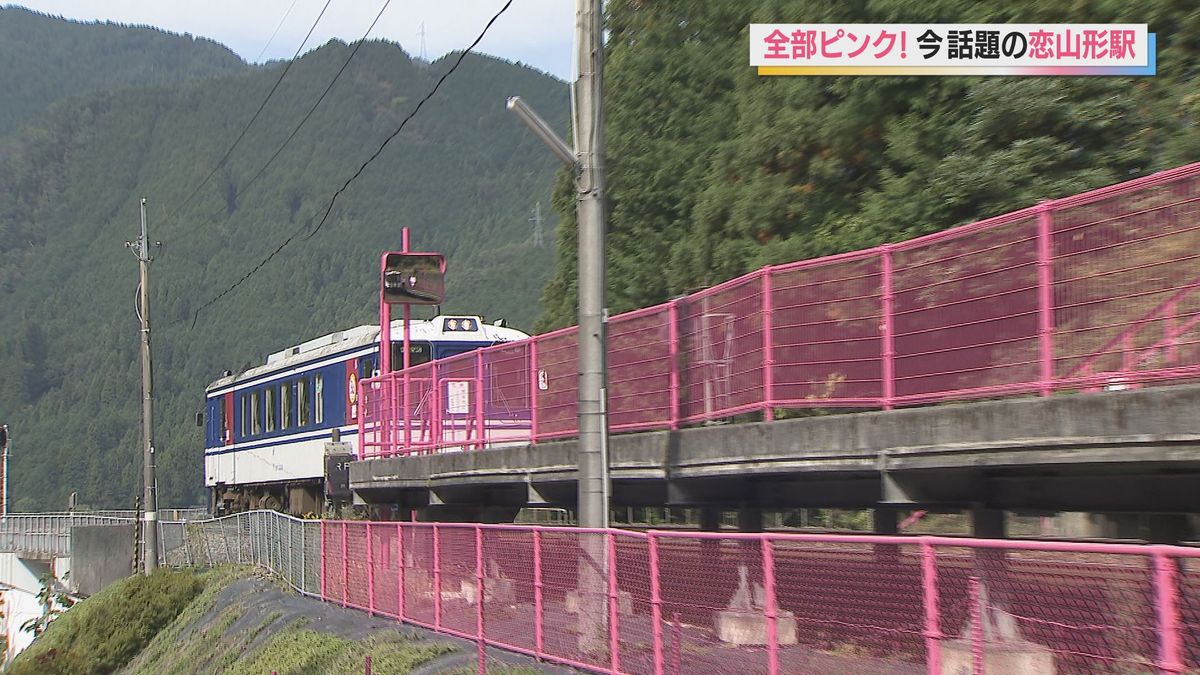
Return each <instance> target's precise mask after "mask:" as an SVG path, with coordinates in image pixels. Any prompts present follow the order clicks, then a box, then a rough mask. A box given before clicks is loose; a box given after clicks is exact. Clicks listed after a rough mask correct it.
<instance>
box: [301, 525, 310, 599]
mask: <svg viewBox="0 0 1200 675" xmlns="http://www.w3.org/2000/svg"><path fill="white" fill-rule="evenodd" d="M307 567H308V523H306V522H304V521H303V520H302V521H300V590H302V591H304V592H305V593H307V592H308V579H307V575H306V574H305V572H306V571H307V570H306V569H305V568H307Z"/></svg>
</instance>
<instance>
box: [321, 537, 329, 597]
mask: <svg viewBox="0 0 1200 675" xmlns="http://www.w3.org/2000/svg"><path fill="white" fill-rule="evenodd" d="M320 535H321V552H320V556H321V559H320V565H321V570H320V575H321V599H322V600H328V599H329V594H328V593H326V592H325V521H324V520H322V521H321V532H320Z"/></svg>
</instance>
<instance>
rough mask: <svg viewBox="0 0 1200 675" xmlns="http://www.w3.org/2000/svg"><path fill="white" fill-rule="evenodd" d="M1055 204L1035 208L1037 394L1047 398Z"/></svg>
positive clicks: (1050, 368) (1050, 375) (1050, 383)
mask: <svg viewBox="0 0 1200 675" xmlns="http://www.w3.org/2000/svg"><path fill="white" fill-rule="evenodd" d="M1053 208H1054V202H1042V203H1040V204H1038V206H1037V215H1038V219H1037V245H1038V351H1039V352H1040V354H1041V374H1040V377H1039V380H1040V382H1039V383H1038V392H1039V393H1040V394H1041V395H1042V396H1049V395H1050V394H1052V393H1053V392H1054V269H1053V267H1052V266H1051V264H1052V260H1053V255H1054V250H1053V242H1052V241H1051V228H1052V225H1053V217H1052V211H1053Z"/></svg>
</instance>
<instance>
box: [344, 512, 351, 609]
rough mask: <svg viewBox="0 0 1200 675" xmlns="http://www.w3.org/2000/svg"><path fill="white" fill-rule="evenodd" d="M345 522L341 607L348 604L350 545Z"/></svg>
mask: <svg viewBox="0 0 1200 675" xmlns="http://www.w3.org/2000/svg"><path fill="white" fill-rule="evenodd" d="M348 537H349V534H348V533H347V527H346V521H342V607H345V606H347V605H349V604H350V544H349V542H348V541H347V538H348Z"/></svg>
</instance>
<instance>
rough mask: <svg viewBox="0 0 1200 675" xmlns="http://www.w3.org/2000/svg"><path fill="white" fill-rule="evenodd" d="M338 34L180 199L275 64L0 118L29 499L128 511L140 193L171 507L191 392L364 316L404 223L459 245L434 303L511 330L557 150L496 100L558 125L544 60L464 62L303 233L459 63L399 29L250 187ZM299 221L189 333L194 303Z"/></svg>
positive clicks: (16, 427) (186, 458)
mask: <svg viewBox="0 0 1200 675" xmlns="http://www.w3.org/2000/svg"><path fill="white" fill-rule="evenodd" d="M0 16H7V14H6V15H0ZM2 22H3V19H0V23H2ZM59 23H60V25H61V27H62V28H63V31H64V32H63V34H62V37H61V39H58V38H55V37H53V36H52V35H51V36H43V37H42V38H41V39H39V41H38V42H37V43H36V45H35V44H33V43H26V44H25V45H24V49H25V50H27V51H29V52H31V53H34V54H43V55H44V56H42V57H39V58H45V59H50V60H53V59H55V58H58V57H57V56H54V54H56V53H57V52H56V50H59V49H68V47H69V45H70V43H71V42H72V37H71V36H72V35H73V31H75V30H77V29H78V28H79V27H78V26H77V25H75V24H69V23H66V22H59ZM87 28H88V29H89V30H92V31H97V32H105V31H122V30H126V29H123V28H119V27H116V26H111V25H91V26H88V27H87ZM160 38H161V39H165V40H167V41H168V42H170V41H171V40H175V41H178V42H179V43H184V44H186V45H191V47H192V48H196V49H208V48H209V46H208V45H205V44H201V43H197V42H194V41H192V40H191V39H189V38H183V37H174V38H172V37H170V36H161V35H160ZM14 39H16V38H14ZM156 39H158V38H156ZM99 42H100V43H102V44H103V43H104V41H103V40H99ZM181 48H182V47H179V46H178V45H174V46H172V47H170V48H169V49H166V50H165V52H166V55H165V56H163V55H160V54H159V53H158V52H156V51H153V46H152V45H151V46H147V47H146V49H147V50H149V51H146V52H145V53H144V54H143V55H142V58H143V59H144V60H146V61H147V62H154V63H160V64H161V63H163V62H164V59H165V60H166V61H167V62H169V58H170V54H171V53H174V51H175V50H178V49H181ZM350 49H351V46H349V45H345V44H343V43H340V42H337V41H334V42H330V43H329V44H327V45H325V46H323V47H322V48H320V49H317V50H315V51H313V52H311V53H309V54H308V55H306V56H305V57H303V58H302V59H301V60H300V61H299V62H298V63H297V64H296V65H294V66H293V67H292V69H291V71H290V72H289V73H288V75H287V77H286V79H284V81H283V84H282V86H280V88H279V90H278V92H277V93H276V96H275V98H274V99H273V100H272V101H271V104H270V105H269V106H268V107H267V108H266V110H265V111H264V113H263V115H262V116H261V117H260V118H259V120H258V121H257V122H256V123H255V125H254V126H253V127H252V128H251V129H250V131H249V133H248V134H247V135H246V138H245V140H244V141H243V143H242V145H241V146H240V147H239V148H238V150H237V152H235V153H234V154H233V156H232V158H231V159H230V160H229V161H228V162H227V163H225V165H224V166H222V168H221V169H220V170H219V171H217V172H216V174H215V175H214V176H213V178H212V179H211V180H210V181H208V183H207V184H206V185H205V186H204V188H203V189H201V190H200V191H199V192H198V193H197V194H196V196H195V198H194V199H192V200H191V201H185V199H186V197H187V196H188V195H189V194H190V193H191V192H192V190H193V188H194V187H195V186H196V185H198V184H199V183H200V182H201V179H202V178H203V177H204V176H205V175H206V174H207V173H208V172H209V171H210V170H211V168H212V167H213V166H215V165H216V163H217V160H218V159H219V158H220V157H221V155H222V154H223V153H224V152H225V150H226V148H227V147H228V145H229V143H230V142H231V141H232V140H233V138H234V137H235V136H236V135H237V133H238V132H239V131H240V130H241V128H242V126H243V125H244V124H245V122H246V121H247V120H248V119H249V118H250V116H251V115H252V113H253V112H254V110H255V109H256V108H257V107H258V105H259V103H260V102H261V101H262V98H263V96H264V95H265V94H266V92H267V91H268V90H269V89H270V88H271V86H272V85H273V84H274V83H275V81H276V80H277V78H278V77H279V73H280V69H281V68H282V67H283V66H282V64H275V65H274V66H271V67H266V68H257V67H255V68H251V67H249V66H244V65H243V66H242V67H241V68H240V69H239V71H238V72H237V73H236V74H231V75H225V76H219V77H205V78H193V79H188V80H185V81H183V82H181V83H178V84H169V85H161V86H155V87H141V88H136V89H107V90H105V91H100V92H95V93H92V94H86V95H82V96H72V97H68V98H66V99H63V100H60V101H58V102H57V103H54V104H53V105H51V107H50V108H49V109H48V110H47V111H46V112H44V113H43V114H41V115H40V116H39V117H38V118H37V119H36V121H34V122H31V123H30V124H29V125H27V126H26V127H24V128H22V129H21V130H20V131H19V132H14V133H12V134H9V135H7V136H4V135H0V317H3V323H2V324H0V327H2V329H0V421H4V422H7V423H8V424H10V425H11V426H12V427H13V457H12V460H11V473H12V480H11V485H12V493H13V504H14V506H15V507H16V508H17V509H18V510H26V509H34V508H43V509H44V508H51V507H58V508H61V507H62V505H63V504H65V500H66V496H67V494H69V493H70V492H72V491H78V493H79V498H80V504H81V506H82V505H88V506H97V507H99V506H109V507H128V506H130V505H131V504H132V502H133V497H134V495H135V494H136V493H137V491H138V490H137V487H136V486H138V485H140V480H141V479H140V463H141V460H140V456H141V455H140V449H139V447H140V440H139V438H140V433H139V419H140V407H139V404H138V401H139V397H140V393H139V382H140V380H139V362H138V359H137V345H138V332H137V319H136V317H135V314H134V311H133V309H134V292H135V286H136V283H137V266H136V263H135V261H134V259H133V257H132V256H131V255H129V253H128V251H126V250H125V248H124V245H123V243H124V242H125V241H126V240H128V239H132V238H134V237H135V236H136V234H137V228H138V198H139V197H141V196H143V195H144V196H146V197H148V199H149V202H150V210H149V221H150V236H151V238H152V239H153V240H160V241H162V242H163V247H162V248H161V249H159V250H156V251H155V255H156V261H155V262H154V264H153V266H152V271H151V276H152V281H151V290H150V292H151V300H152V320H153V326H154V332H153V335H154V350H155V352H154V357H155V381H156V389H157V397H158V406H159V407H158V413H157V418H158V420H157V421H158V425H157V427H158V428H157V440H158V443H157V446H158V447H157V450H158V466H159V486H160V490H161V494H162V502H163V503H165V504H180V503H196V502H198V501H200V500H201V498H202V497H201V494H202V493H201V488H202V475H201V467H202V460H201V457H202V454H201V446H202V436H201V434H200V433H199V430H198V429H197V428H196V427H195V426H194V425H193V422H192V418H193V413H194V412H195V411H197V410H199V409H200V407H201V403H202V400H203V399H202V397H203V389H204V386H205V385H206V384H207V383H208V382H210V381H211V380H213V379H215V378H216V377H217V376H219V375H220V373H221V371H222V370H225V369H231V370H235V371H236V370H240V369H242V368H244V367H246V366H248V365H251V364H258V363H261V362H262V360H263V358H264V357H265V355H266V354H267V353H270V352H273V351H277V350H280V349H283V348H286V347H287V346H289V345H293V344H299V343H300V342H303V341H305V340H308V339H310V338H312V337H315V336H318V335H322V334H325V333H329V332H332V331H335V330H340V329H342V328H347V327H350V326H354V325H358V324H362V323H370V322H373V321H375V320H376V319H375V317H376V306H375V304H374V297H375V293H376V291H375V289H376V285H377V270H378V261H379V254H380V252H381V251H384V250H388V249H395V248H398V247H399V242H400V228H401V227H402V226H409V227H411V228H413V245H414V247H416V248H418V249H421V250H436V251H441V252H444V253H446V254H447V255H448V256H449V262H450V269H449V288H448V293H449V296H450V301H449V303H448V304H447V305H446V306H445V307H444V310H445V311H448V312H449V311H471V312H480V313H485V314H487V315H489V316H490V317H491V318H495V317H497V316H502V317H505V318H507V319H509V320H510V321H511V322H512V323H513V325H515V326H517V327H528V325H529V323H530V322H531V321H532V320H533V318H534V317H535V316H536V315H537V313H538V311H539V308H538V303H537V297H538V293H539V292H540V289H541V288H542V286H543V284H544V283H545V281H546V280H547V279H548V278H549V277H550V275H551V274H552V266H553V263H554V260H553V256H554V253H553V245H552V244H550V245H548V246H547V247H545V248H539V247H537V246H535V245H534V244H533V241H532V239H533V236H532V226H531V225H530V223H529V222H528V218H529V213H530V211H531V209H532V208H533V206H534V204H535V202H536V201H538V200H541V201H545V202H548V201H549V197H550V192H551V186H552V183H553V175H554V174H553V171H554V168H555V164H554V159H553V158H552V157H551V156H550V155H549V153H547V152H546V151H545V149H544V148H543V147H542V146H541V145H540V144H539V143H538V141H537V140H536V139H534V138H533V137H532V136H531V135H530V134H529V133H528V132H527V131H526V130H525V129H524V128H523V127H521V126H520V125H519V123H517V122H516V120H514V119H513V118H512V117H511V116H510V115H509V114H507V112H506V111H505V109H504V101H505V98H506V97H507V96H509V95H513V94H521V95H522V96H524V97H526V98H527V99H529V100H530V102H531V103H532V104H533V105H534V106H535V107H537V108H538V109H539V110H540V111H542V112H543V114H545V115H546V116H547V117H548V118H549V119H550V120H551V121H552V123H554V124H556V125H558V126H560V127H562V126H563V125H564V124H565V120H566V116H567V111H568V104H567V91H566V87H565V86H564V85H563V84H562V83H561V82H559V81H557V80H554V79H553V78H551V77H548V76H546V75H544V74H542V73H540V72H537V71H535V70H533V69H530V68H527V67H523V66H521V65H519V64H515V65H514V64H510V63H506V62H503V61H500V60H497V59H494V58H490V57H482V56H478V57H477V56H470V57H468V58H467V59H466V60H465V61H464V63H463V66H462V68H461V69H460V70H459V71H458V72H457V73H455V75H454V76H453V77H451V78H450V79H448V80H447V81H446V83H445V85H443V87H442V89H441V90H440V91H439V93H438V95H437V96H436V97H435V98H434V99H433V100H431V101H430V103H429V104H427V105H426V106H425V107H424V108H423V109H422V111H421V113H420V114H419V115H418V116H417V117H416V118H415V119H414V120H413V122H412V124H410V125H409V126H408V127H407V129H406V131H405V132H404V133H403V134H401V135H400V136H399V137H398V138H397V139H396V140H395V141H393V142H392V144H391V145H389V146H388V148H387V150H386V151H385V152H384V153H383V154H382V155H381V156H380V158H379V160H378V161H376V162H375V163H374V164H372V165H371V166H370V167H369V168H368V169H367V170H366V171H365V172H364V173H363V174H362V176H361V177H360V178H359V179H358V180H357V181H356V182H354V184H353V185H352V186H351V187H350V188H349V189H348V190H347V191H346V192H345V193H344V194H343V195H342V196H341V198H340V199H339V201H338V205H337V208H336V209H335V210H334V212H333V214H332V217H331V218H330V219H329V221H328V222H327V223H326V224H325V226H324V227H323V228H322V229H321V230H320V231H319V232H317V233H316V234H315V235H312V236H311V237H310V234H311V233H312V232H313V228H314V226H315V224H316V222H317V221H318V220H319V219H320V216H321V215H322V214H323V213H324V211H325V208H326V205H327V203H328V200H329V197H330V195H331V194H332V193H333V191H334V190H335V189H336V188H338V187H340V186H341V185H342V184H343V183H344V182H345V181H346V179H347V178H349V177H350V176H351V175H352V174H353V173H354V171H356V170H357V169H358V167H359V165H360V164H361V163H362V162H363V161H364V159H366V157H368V156H369V155H370V154H371V153H372V152H374V151H375V150H376V148H378V146H379V144H380V143H381V142H382V141H383V139H384V138H386V137H387V136H388V135H389V134H390V133H391V132H392V131H393V130H394V128H395V127H396V126H397V124H398V123H399V121H400V119H402V118H403V117H404V116H405V115H407V114H408V113H409V112H410V111H411V110H412V108H413V106H414V105H415V104H416V102H417V100H419V98H420V97H421V96H423V95H424V94H425V93H426V92H427V91H428V90H429V89H430V87H431V86H432V84H433V82H434V81H435V80H436V79H437V78H438V77H439V76H440V75H441V74H442V73H443V72H444V71H445V69H446V68H448V67H449V65H450V62H451V61H452V59H454V58H456V56H457V55H450V56H448V57H446V58H444V59H442V60H439V61H437V62H434V63H432V64H422V63H417V62H414V61H412V60H410V58H409V57H408V55H407V54H405V53H404V52H403V51H401V50H400V49H399V48H398V47H397V45H395V44H393V43H387V42H369V43H367V44H365V45H364V46H363V48H362V49H361V50H360V51H359V52H358V54H357V56H355V58H354V60H353V61H352V62H351V65H350V66H349V68H348V69H347V70H346V72H345V73H344V74H343V75H342V76H341V78H340V79H339V80H338V81H337V84H336V85H335V86H334V88H333V89H332V91H331V92H330V94H329V96H328V97H327V98H326V99H325V101H324V102H323V103H322V104H321V106H320V107H318V108H317V109H316V112H315V113H314V114H313V116H312V118H311V119H310V120H309V121H308V123H307V124H306V125H305V126H304V127H303V128H302V129H301V130H300V131H299V133H298V134H297V135H296V137H295V138H294V140H293V141H292V142H291V144H290V145H288V146H287V148H286V149H285V150H284V151H283V152H282V153H281V154H280V155H279V157H278V159H277V160H276V161H275V162H274V163H273V164H272V165H271V166H270V168H269V169H267V171H266V172H265V173H263V174H262V176H261V177H260V178H258V179H257V180H254V182H252V183H251V182H250V181H251V180H252V178H253V177H254V175H255V174H256V172H258V171H259V169H260V167H262V166H263V164H264V163H265V162H266V161H267V158H268V157H270V156H271V154H272V153H274V152H275V150H276V148H278V147H279V145H280V144H281V143H282V142H283V141H284V139H285V138H286V137H287V136H288V135H289V134H290V133H291V132H292V130H293V128H294V127H295V125H296V124H297V123H298V122H299V121H300V119H301V118H302V117H303V116H304V114H305V113H306V112H307V111H308V109H309V107H310V106H311V105H312V104H313V102H315V101H316V100H317V98H318V96H319V95H320V94H321V92H322V91H323V90H324V89H325V88H326V86H327V85H328V83H329V82H330V80H331V79H332V77H333V76H334V74H335V73H336V72H337V70H338V68H340V67H341V65H342V64H343V62H344V61H345V59H346V58H347V56H348V55H349V53H350ZM78 58H79V60H80V61H87V60H88V59H89V57H88V56H86V55H83V54H81V55H80V56H79V57H78ZM182 61H183V62H190V61H188V60H187V59H182ZM114 67H117V66H114ZM187 72H189V71H187V69H186V68H184V69H181V71H180V73H181V74H186V73H187ZM297 232H299V233H300V234H299V236H298V237H297V238H296V239H295V240H294V241H293V242H292V243H291V244H290V245H289V246H288V247H286V248H284V249H283V250H282V251H281V252H280V253H279V254H278V255H277V256H275V258H274V259H273V260H272V261H271V262H270V263H269V264H268V265H266V266H265V267H263V268H262V270H261V271H260V272H258V273H257V274H255V275H254V276H252V277H251V278H250V279H249V280H248V281H247V282H246V283H245V284H243V285H242V286H240V287H239V288H238V289H237V290H236V291H235V292H233V293H231V294H230V295H228V296H226V297H225V298H223V299H222V300H221V301H220V302H219V303H217V304H216V305H214V306H212V307H211V308H210V309H208V310H207V311H205V312H204V313H203V314H201V316H200V318H199V321H198V322H197V323H196V325H195V326H194V327H193V326H192V318H193V315H194V313H195V312H196V310H197V309H199V308H200V307H201V306H202V305H203V304H204V303H205V301H207V300H209V299H210V298H212V297H214V296H215V295H216V294H218V293H219V292H221V291H222V290H223V289H225V288H226V287H227V286H228V285H229V284H231V283H233V282H234V281H236V280H237V279H239V278H241V277H242V276H243V275H244V274H245V273H246V272H247V271H249V270H250V269H251V268H252V267H254V265H255V264H257V263H258V262H259V261H260V260H262V259H263V258H264V257H266V256H267V255H268V254H269V253H271V252H272V251H273V250H275V249H276V247H278V246H279V244H280V243H281V242H282V241H283V240H284V239H285V238H287V237H288V236H290V235H292V234H295V233H297Z"/></svg>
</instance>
